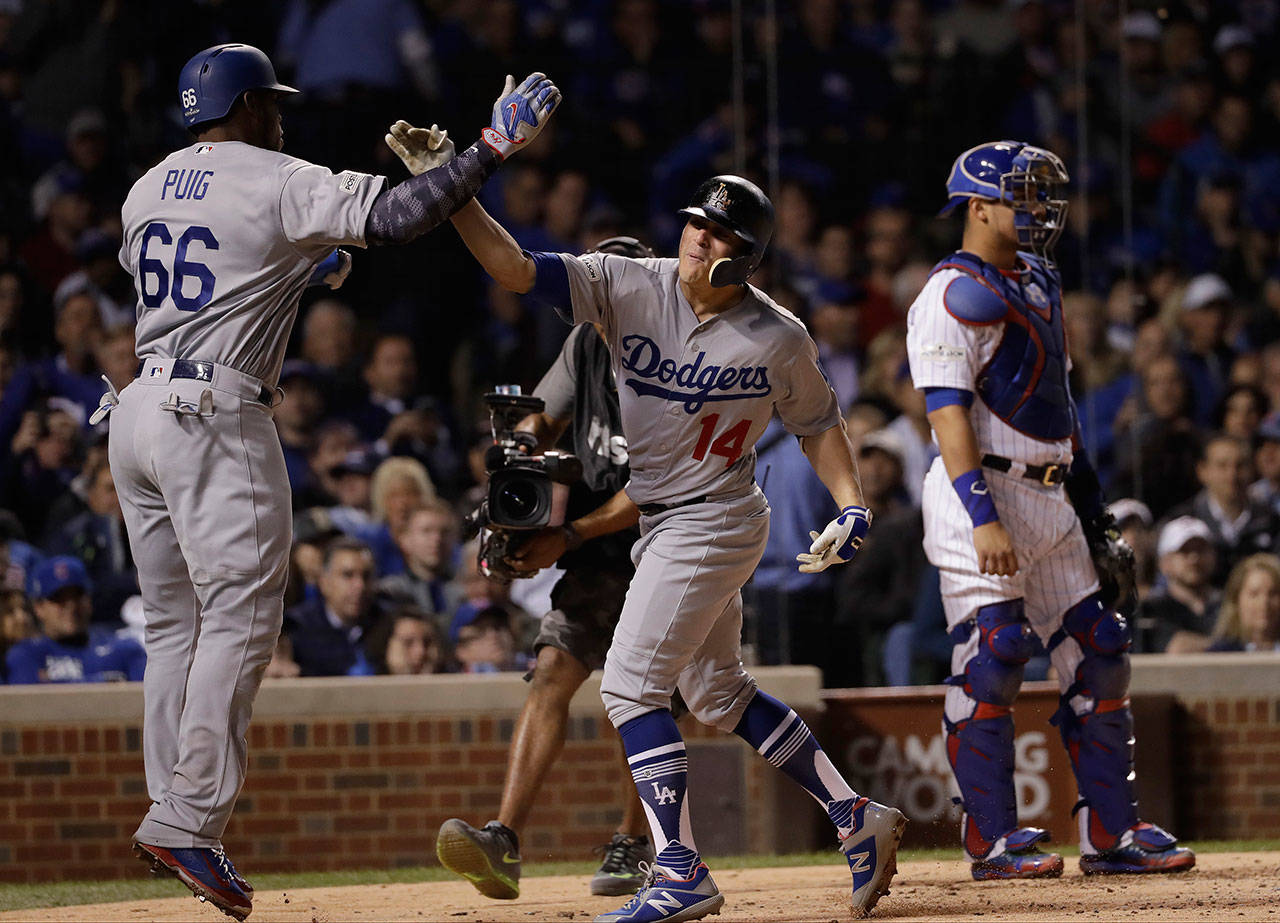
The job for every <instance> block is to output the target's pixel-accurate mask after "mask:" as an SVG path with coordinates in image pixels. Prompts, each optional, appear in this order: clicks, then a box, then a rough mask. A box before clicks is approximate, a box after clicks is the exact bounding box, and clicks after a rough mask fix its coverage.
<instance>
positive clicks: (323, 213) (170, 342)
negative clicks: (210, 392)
mask: <svg viewBox="0 0 1280 923" xmlns="http://www.w3.org/2000/svg"><path fill="white" fill-rule="evenodd" d="M385 183H386V181H385V179H384V178H383V177H381V176H371V175H369V174H367V173H353V172H350V171H346V172H343V173H338V174H336V175H335V174H334V173H332V172H330V171H329V170H327V169H325V168H324V167H320V166H316V165H315V164H311V163H308V162H307V161H305V160H299V159H298V158H296V157H289V156H287V155H285V154H281V153H279V152H277V151H269V150H266V149H265V148H260V147H254V146H253V145H251V144H245V143H243V142H240V141H218V142H214V143H203V142H202V143H198V144H193V145H191V146H190V147H187V148H183V149H182V150H180V151H175V152H174V153H172V154H170V155H169V156H168V157H166V158H165V159H164V160H162V161H161V162H160V163H158V164H157V165H156V166H154V167H152V168H151V169H150V170H148V171H147V172H146V173H145V174H144V175H143V176H142V177H141V178H140V179H139V180H138V181H137V182H136V183H134V185H133V188H132V189H131V190H129V195H128V198H126V199H125V203H124V207H123V208H122V210H121V218H122V220H123V223H124V242H123V244H122V245H121V247H120V264H121V265H122V266H123V267H124V268H125V269H126V270H127V271H128V272H129V273H130V274H131V275H132V276H133V279H134V287H135V289H136V291H137V295H138V307H137V311H138V328H137V334H136V336H137V354H138V357H139V358H140V359H145V358H147V357H149V356H154V357H157V358H174V359H202V360H206V361H210V362H217V363H220V364H222V365H227V366H230V367H231V368H233V369H236V370H237V371H240V372H244V373H246V374H248V375H252V376H254V377H255V378H259V379H261V380H262V381H264V382H265V383H266V384H267V385H268V386H274V385H275V383H276V381H277V380H278V379H279V377H280V366H281V364H282V363H283V362H284V351H285V346H286V344H287V343H288V340H289V332H290V330H292V328H293V321H294V318H295V316H296V315H297V310H298V299H299V297H300V296H301V295H302V290H303V289H304V288H306V286H307V282H308V280H309V278H310V275H311V271H312V269H313V268H314V267H315V265H316V263H318V262H320V261H321V260H322V259H324V258H325V257H326V256H328V255H329V253H330V252H332V250H333V249H334V248H335V247H337V246H340V245H354V246H357V247H363V246H365V239H364V232H365V222H366V220H367V219H368V217H369V211H370V209H371V208H372V207H373V202H374V199H376V198H377V197H378V194H379V193H381V192H382V189H383V187H384V185H385Z"/></svg>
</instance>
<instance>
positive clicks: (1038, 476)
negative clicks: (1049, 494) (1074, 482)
mask: <svg viewBox="0 0 1280 923" xmlns="http://www.w3.org/2000/svg"><path fill="white" fill-rule="evenodd" d="M1013 465H1014V463H1013V461H1012V460H1011V459H1008V458H1005V457H1004V456H1002V455H984V456H982V467H984V468H991V469H993V470H995V471H1008V470H1010V469H1011V468H1012V467H1013ZM1025 467H1026V469H1027V470H1026V471H1024V472H1023V473H1022V476H1023V477H1024V478H1026V479H1027V480H1030V481H1039V482H1040V483H1041V484H1043V485H1044V486H1045V487H1054V486H1056V485H1058V484H1061V483H1062V482H1063V481H1065V480H1066V479H1067V466H1066V465H1026V466H1025Z"/></svg>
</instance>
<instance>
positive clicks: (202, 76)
mask: <svg viewBox="0 0 1280 923" xmlns="http://www.w3.org/2000/svg"><path fill="white" fill-rule="evenodd" d="M246 90H276V91H278V92H280V93H297V92H298V91H297V90H295V89H294V88H293V87H287V86H285V85H284V84H282V83H281V82H280V81H278V80H276V70H275V68H274V67H272V66H271V59H270V58H268V57H267V56H266V55H265V54H263V53H262V52H261V51H260V50H258V49H257V48H254V47H253V46H252V45H241V44H239V43H235V42H233V43H230V44H226V45H214V46H213V47H212V48H206V49H205V50H204V51H202V52H200V53H199V54H197V55H195V56H194V57H193V58H192V59H191V60H190V61H188V62H187V63H186V64H184V65H183V66H182V73H181V74H180V75H179V76H178V99H179V101H180V102H181V105H182V121H183V124H185V125H186V126H187V127H188V128H193V127H194V126H196V125H199V124H201V123H202V122H212V121H213V120H215V119H220V118H223V117H224V116H226V114H227V113H228V112H230V111H231V107H232V106H234V105H235V102H236V100H237V99H239V98H240V94H242V93H244V92H245V91H246Z"/></svg>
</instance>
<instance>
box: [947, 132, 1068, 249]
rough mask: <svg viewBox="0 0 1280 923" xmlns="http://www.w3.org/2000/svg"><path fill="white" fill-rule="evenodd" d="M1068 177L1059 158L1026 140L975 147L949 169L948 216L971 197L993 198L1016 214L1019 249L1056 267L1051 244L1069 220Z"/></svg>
mask: <svg viewBox="0 0 1280 923" xmlns="http://www.w3.org/2000/svg"><path fill="white" fill-rule="evenodd" d="M1069 179H1070V177H1068V176H1067V168H1066V166H1065V165H1064V164H1063V162H1062V158H1060V157H1059V156H1058V155H1057V154H1055V153H1053V152H1052V151H1048V150H1045V149H1044V148H1042V147H1034V146H1033V145H1030V144H1026V143H1025V142H1022V141H994V142H990V143H987V144H979V145H978V146H977V147H971V148H969V150H967V151H965V152H964V153H963V154H961V155H960V156H959V157H957V158H956V160H955V163H953V164H952V165H951V174H950V175H949V176H948V177H947V204H946V205H944V206H943V207H942V210H941V211H939V212H938V214H939V215H945V214H947V213H948V212H950V211H951V210H952V209H954V208H955V207H956V206H958V205H961V204H963V203H965V202H967V201H968V200H969V199H974V198H979V199H994V200H996V201H999V202H1003V203H1004V204H1005V205H1008V206H1009V207H1010V208H1012V209H1013V210H1014V228H1015V230H1016V231H1017V234H1018V245H1019V246H1021V247H1024V248H1026V249H1029V250H1031V251H1032V252H1033V253H1035V254H1036V255H1037V256H1039V257H1040V258H1041V259H1043V260H1045V262H1047V263H1050V264H1052V261H1051V257H1050V254H1051V251H1052V250H1053V245H1054V244H1056V243H1057V242H1058V238H1059V237H1060V236H1062V231H1063V229H1064V228H1065V227H1066V220H1067V200H1066V199H1065V198H1062V187H1063V186H1065V185H1066V184H1067V182H1068V180H1069Z"/></svg>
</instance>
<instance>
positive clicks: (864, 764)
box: [847, 731, 1050, 823]
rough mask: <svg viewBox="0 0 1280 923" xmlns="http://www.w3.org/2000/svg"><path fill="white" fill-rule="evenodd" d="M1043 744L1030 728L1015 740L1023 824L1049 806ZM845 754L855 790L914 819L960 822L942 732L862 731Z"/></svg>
mask: <svg viewBox="0 0 1280 923" xmlns="http://www.w3.org/2000/svg"><path fill="white" fill-rule="evenodd" d="M1046 745H1047V741H1046V739H1045V735H1044V733H1043V732H1041V731H1028V732H1026V733H1025V734H1019V735H1017V737H1016V738H1015V739H1014V773H1013V784H1014V788H1015V790H1016V791H1017V795H1018V818H1019V821H1020V822H1023V823H1026V822H1029V821H1032V820H1034V819H1036V818H1039V817H1044V816H1045V815H1046V814H1047V813H1048V811H1049V794H1050V793H1049V780H1048V779H1046V778H1045V772H1046V771H1047V770H1048V768H1049V753H1048V750H1047V748H1046ZM847 755H848V758H849V767H850V769H851V771H852V773H853V774H854V776H855V780H856V782H857V783H858V784H856V785H855V786H854V788H856V789H857V790H858V791H865V792H874V793H875V797H876V798H877V800H880V801H883V802H885V803H886V804H892V805H894V806H895V807H897V808H900V809H901V810H902V811H903V812H904V813H906V815H907V817H908V818H910V819H911V820H913V821H920V822H923V823H934V822H937V821H942V820H950V821H954V822H955V823H959V822H960V812H961V809H960V806H959V805H956V804H953V803H952V800H951V799H952V798H954V797H956V796H958V795H959V794H960V792H959V789H958V788H957V787H956V782H955V777H954V776H953V775H952V774H951V764H950V762H948V760H947V741H946V737H945V736H944V735H943V734H941V733H938V734H934V735H931V736H929V737H924V736H922V735H918V734H908V735H906V736H905V737H902V738H897V737H876V736H873V735H865V736H862V737H857V738H855V739H854V740H853V741H852V742H851V743H850V744H849V749H848V753H847Z"/></svg>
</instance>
